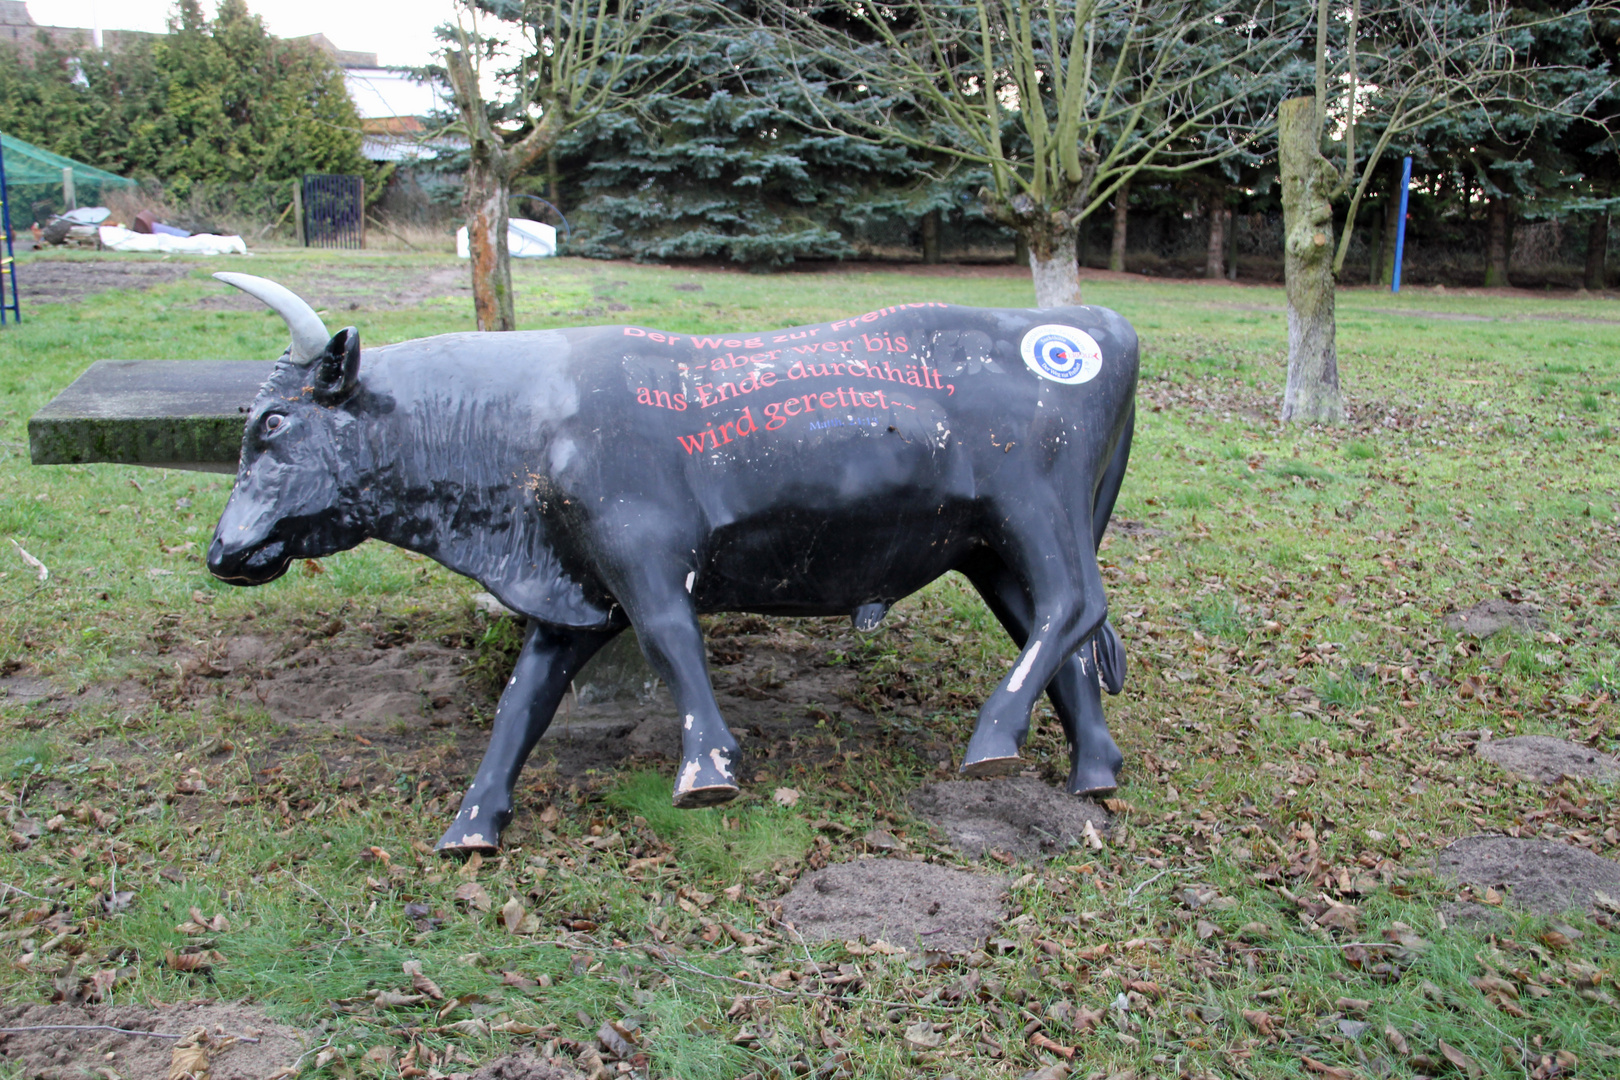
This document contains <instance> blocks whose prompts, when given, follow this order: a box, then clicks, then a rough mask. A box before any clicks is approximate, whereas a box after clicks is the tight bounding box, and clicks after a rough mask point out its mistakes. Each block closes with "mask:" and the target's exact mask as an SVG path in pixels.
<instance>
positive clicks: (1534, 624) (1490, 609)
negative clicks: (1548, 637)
mask: <svg viewBox="0 0 1620 1080" xmlns="http://www.w3.org/2000/svg"><path fill="white" fill-rule="evenodd" d="M1441 622H1442V624H1444V626H1445V628H1446V629H1447V630H1450V631H1452V632H1453V633H1458V634H1467V635H1468V636H1469V637H1475V638H1479V639H1480V640H1482V641H1483V640H1484V639H1485V638H1488V637H1490V636H1491V635H1493V634H1499V633H1501V632H1502V631H1503V630H1516V631H1518V632H1519V633H1521V634H1530V633H1534V632H1535V631H1537V630H1541V629H1543V628H1544V627H1545V626H1546V624H1545V623H1544V622H1542V620H1541V608H1539V607H1537V606H1536V605H1535V604H1532V603H1528V602H1521V601H1515V600H1503V599H1500V598H1498V597H1494V596H1493V597H1491V598H1490V599H1489V600H1481V601H1480V602H1479V603H1477V604H1475V605H1474V606H1473V607H1471V608H1465V609H1464V610H1462V611H1453V612H1450V613H1448V614H1447V615H1446V616H1445V617H1444V618H1443V619H1442V620H1441Z"/></svg>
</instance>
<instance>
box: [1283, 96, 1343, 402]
mask: <svg viewBox="0 0 1620 1080" xmlns="http://www.w3.org/2000/svg"><path fill="white" fill-rule="evenodd" d="M1277 141H1278V151H1279V153H1278V157H1279V164H1280V166H1281V173H1282V204H1283V276H1284V279H1285V282H1286V285H1287V293H1288V385H1287V387H1286V389H1285V390H1284V391H1283V407H1282V419H1283V422H1284V423H1299V424H1342V423H1344V421H1345V411H1344V397H1343V395H1342V394H1341V393H1340V391H1339V357H1338V347H1337V343H1336V342H1335V340H1334V338H1335V325H1334V318H1333V300H1334V296H1333V204H1332V203H1331V202H1330V201H1329V196H1330V195H1331V193H1332V189H1333V178H1334V174H1333V167H1332V166H1331V165H1330V164H1328V160H1327V159H1326V158H1325V157H1323V156H1322V147H1321V142H1322V128H1321V122H1320V120H1319V118H1318V117H1317V114H1316V99H1315V98H1312V97H1299V98H1291V99H1289V100H1288V101H1285V102H1283V103H1282V105H1281V106H1280V107H1279V109H1278V114H1277Z"/></svg>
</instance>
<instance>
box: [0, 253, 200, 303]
mask: <svg viewBox="0 0 1620 1080" xmlns="http://www.w3.org/2000/svg"><path fill="white" fill-rule="evenodd" d="M191 271H192V267H191V266H190V265H188V264H186V263H177V262H160V261H158V260H156V259H152V260H146V259H123V258H120V259H108V260H106V261H100V260H94V259H31V260H29V261H27V262H24V263H20V264H19V265H18V267H17V297H18V299H19V300H20V301H21V303H22V304H23V306H24V308H26V307H27V305H29V304H59V303H62V302H63V301H68V300H83V299H84V298H85V297H87V296H94V295H96V294H97V293H104V292H110V291H112V290H113V289H150V288H153V287H154V286H157V285H167V284H169V282H171V281H178V280H179V279H181V278H183V277H185V276H186V275H187V274H189V273H191Z"/></svg>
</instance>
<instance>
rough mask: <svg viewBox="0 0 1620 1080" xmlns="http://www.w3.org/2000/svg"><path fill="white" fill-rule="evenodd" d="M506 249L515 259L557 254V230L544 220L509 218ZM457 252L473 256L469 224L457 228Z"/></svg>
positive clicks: (539, 257)
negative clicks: (468, 238) (469, 240)
mask: <svg viewBox="0 0 1620 1080" xmlns="http://www.w3.org/2000/svg"><path fill="white" fill-rule="evenodd" d="M506 250H507V252H508V253H509V254H510V255H511V256H512V258H514V259H544V258H547V257H549V256H552V255H555V254H557V230H556V229H554V228H552V227H551V226H550V225H547V224H546V223H545V222H543V221H531V220H529V219H528V218H508V219H507V221H506ZM456 254H457V255H458V256H459V257H461V258H463V259H470V258H471V257H472V249H471V247H470V245H469V243H468V240H467V226H465V225H463V226H462V227H461V228H459V229H457V230H456Z"/></svg>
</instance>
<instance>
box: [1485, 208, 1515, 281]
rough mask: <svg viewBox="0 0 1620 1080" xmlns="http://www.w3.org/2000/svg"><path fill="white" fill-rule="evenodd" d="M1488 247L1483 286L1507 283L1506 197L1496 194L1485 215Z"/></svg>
mask: <svg viewBox="0 0 1620 1080" xmlns="http://www.w3.org/2000/svg"><path fill="white" fill-rule="evenodd" d="M1487 221H1488V225H1489V235H1490V241H1489V247H1488V249H1487V251H1486V255H1485V286H1486V288H1495V287H1499V286H1506V285H1509V284H1510V282H1509V281H1508V250H1509V249H1508V199H1507V198H1506V197H1505V196H1498V197H1496V198H1494V199H1492V200H1491V201H1490V208H1489V210H1488V217H1487Z"/></svg>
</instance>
